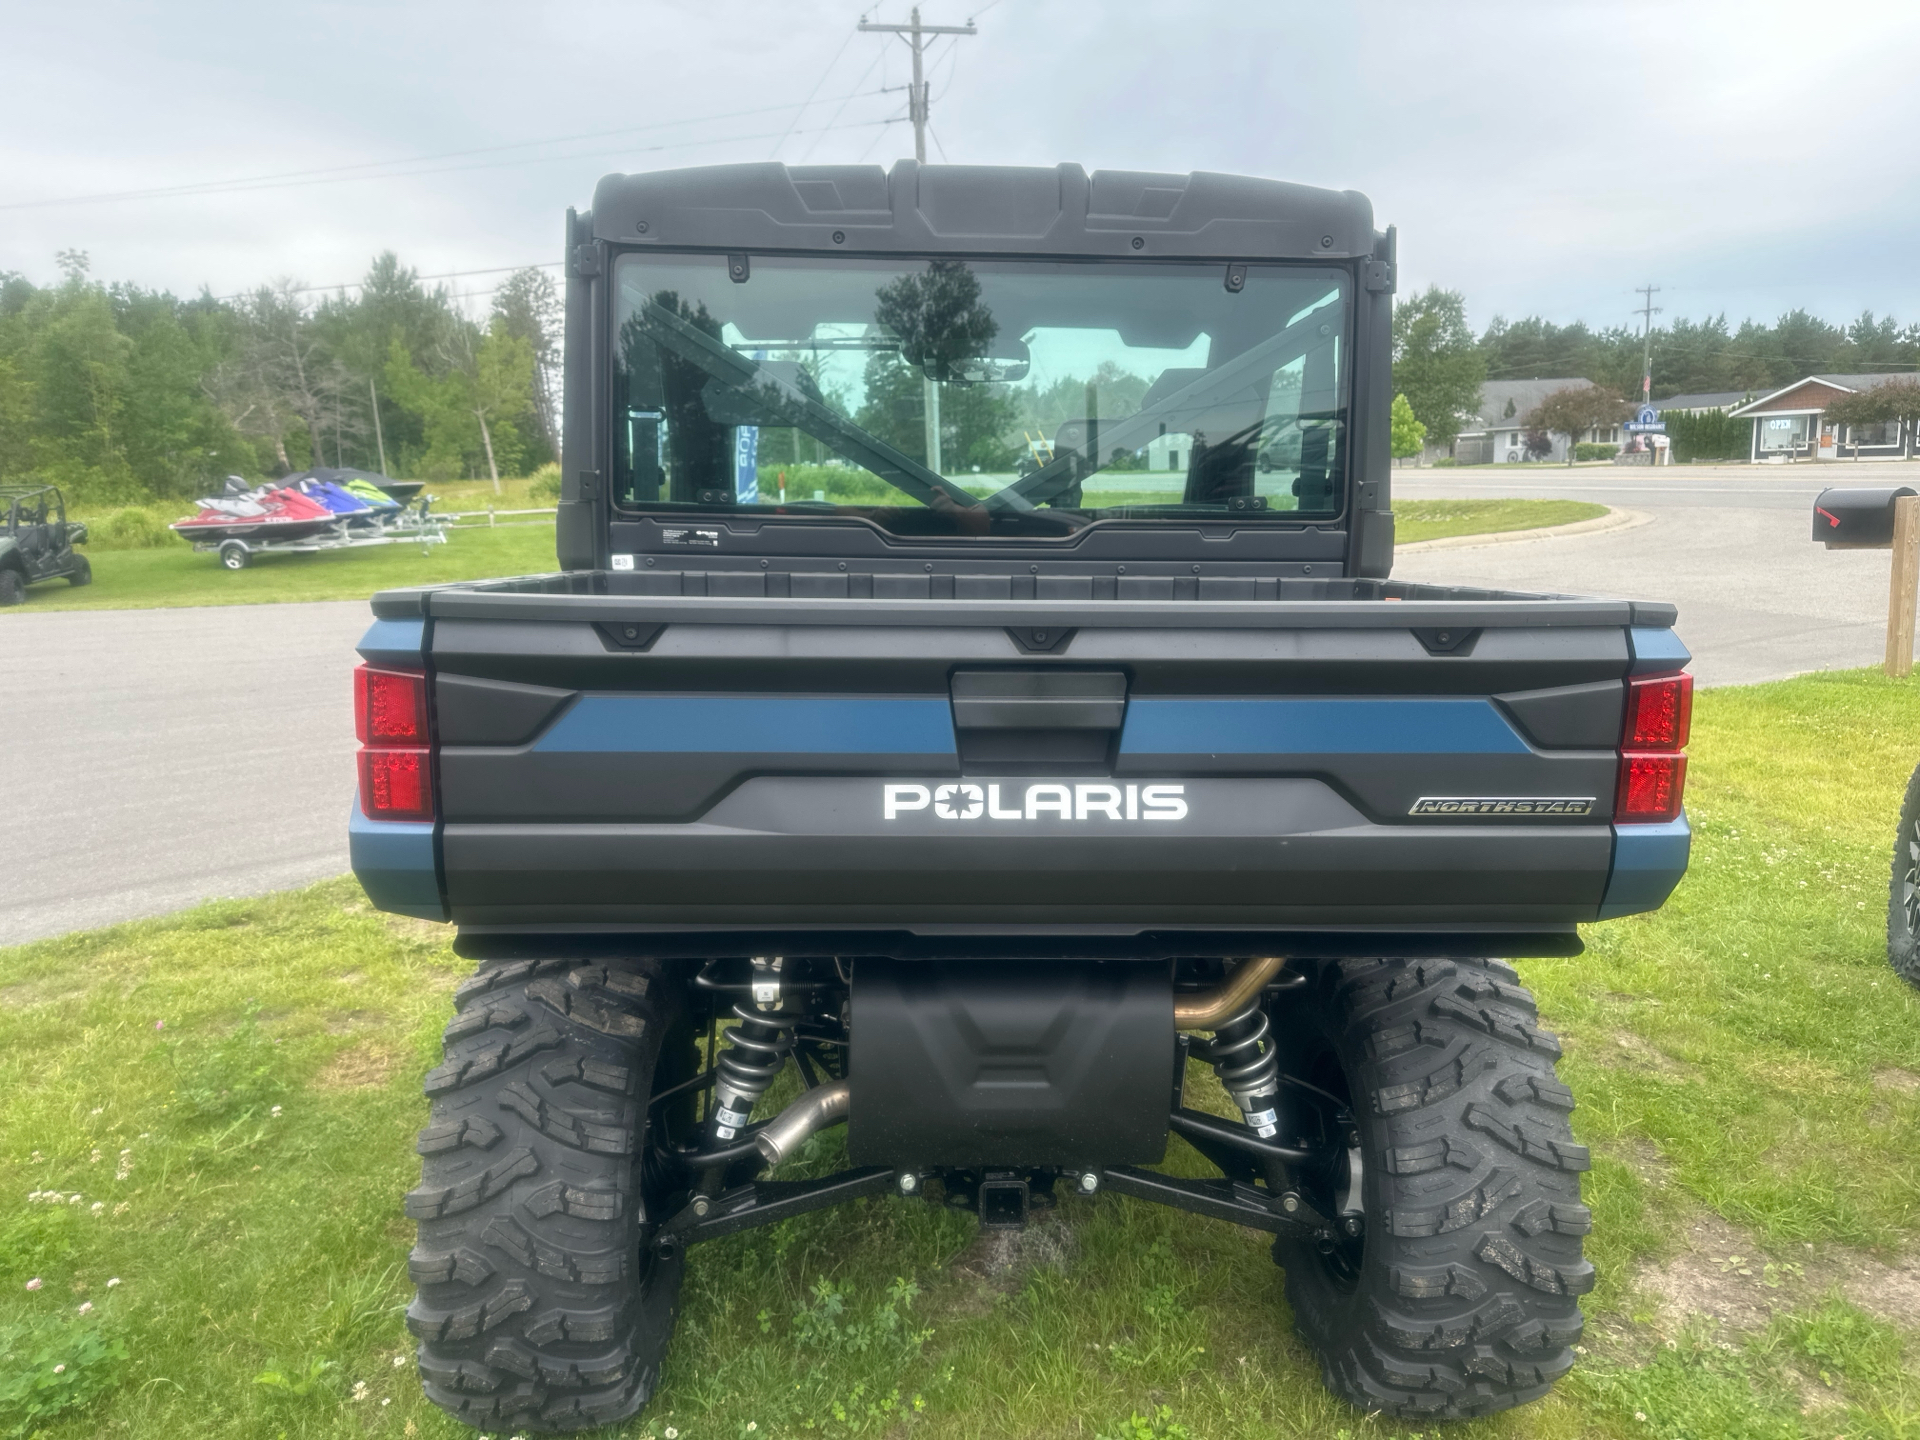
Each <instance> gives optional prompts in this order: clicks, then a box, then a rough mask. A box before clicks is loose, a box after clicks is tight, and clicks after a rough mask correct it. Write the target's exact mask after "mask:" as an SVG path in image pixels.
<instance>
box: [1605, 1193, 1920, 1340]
mask: <svg viewBox="0 0 1920 1440" xmlns="http://www.w3.org/2000/svg"><path fill="white" fill-rule="evenodd" d="M1685 1235H1686V1241H1685V1244H1684V1245H1683V1247H1682V1248H1681V1249H1680V1250H1679V1252H1677V1253H1676V1254H1674V1255H1673V1256H1671V1257H1669V1258H1668V1259H1666V1260H1664V1261H1661V1262H1659V1263H1657V1264H1651V1263H1650V1264H1647V1265H1645V1266H1643V1267H1642V1268H1641V1270H1640V1272H1639V1274H1638V1275H1637V1276H1636V1277H1635V1278H1636V1280H1637V1281H1638V1283H1639V1286H1640V1288H1641V1289H1642V1290H1643V1291H1644V1292H1646V1293H1647V1294H1648V1295H1649V1296H1651V1297H1652V1298H1653V1300H1654V1302H1655V1304H1656V1306H1657V1307H1658V1310H1659V1314H1660V1328H1661V1329H1662V1330H1663V1331H1664V1332H1666V1333H1667V1334H1674V1333H1677V1332H1678V1331H1679V1330H1680V1329H1681V1328H1682V1327H1683V1326H1684V1325H1685V1324H1686V1322H1687V1321H1689V1320H1691V1319H1694V1318H1696V1317H1697V1318H1702V1319H1706V1320H1709V1321H1712V1322H1714V1323H1715V1324H1717V1325H1719V1326H1721V1327H1722V1328H1724V1329H1727V1330H1732V1331H1739V1332H1743V1333H1744V1332H1753V1331H1758V1330H1762V1329H1764V1328H1765V1327H1766V1325H1767V1323H1768V1322H1769V1321H1770V1320H1772V1319H1773V1317H1774V1316H1775V1315H1778V1314H1784V1313H1786V1312H1788V1311H1792V1310H1803V1309H1805V1308H1807V1307H1808V1306H1809V1305H1813V1304H1816V1303H1818V1301H1819V1300H1820V1299H1821V1297H1823V1296H1828V1295H1831V1294H1833V1293H1834V1292H1835V1291H1838V1292H1839V1293H1841V1294H1842V1295H1844V1296H1845V1297H1846V1298H1847V1299H1848V1300H1849V1301H1851V1302H1852V1303H1853V1304H1855V1305H1857V1306H1859V1307H1860V1308H1861V1309H1862V1310H1864V1311H1866V1312H1867V1313H1868V1314H1869V1315H1872V1316H1873V1317H1875V1318H1876V1319H1879V1320H1884V1321H1886V1322H1888V1323H1889V1324H1893V1325H1898V1326H1900V1327H1901V1328H1902V1329H1907V1330H1920V1259H1916V1258H1915V1257H1912V1256H1902V1257H1898V1258H1896V1259H1895V1260H1894V1261H1893V1262H1892V1263H1891V1264H1889V1263H1887V1262H1886V1261H1883V1260H1880V1259H1877V1258H1875V1257H1874V1256H1872V1255H1867V1254H1863V1253H1861V1252H1860V1251H1858V1250H1845V1249H1841V1248H1839V1247H1835V1246H1821V1247H1818V1248H1816V1247H1815V1246H1813V1245H1811V1244H1806V1243H1804V1242H1803V1243H1802V1244H1801V1246H1799V1247H1798V1249H1797V1251H1796V1252H1795V1253H1792V1254H1788V1255H1785V1256H1768V1255H1766V1254H1764V1253H1763V1252H1762V1251H1761V1250H1760V1249H1759V1247H1758V1246H1757V1245H1755V1243H1754V1240H1753V1237H1752V1236H1751V1235H1750V1234H1748V1233H1747V1232H1745V1231H1743V1230H1742V1229H1740V1228H1739V1227H1738V1226H1736V1225H1731V1224H1729V1223H1728V1222H1727V1221H1726V1220H1724V1219H1722V1218H1721V1217H1720V1216H1718V1215H1715V1214H1712V1213H1711V1212H1709V1213H1707V1214H1703V1215H1698V1216H1696V1217H1695V1218H1694V1219H1693V1220H1692V1221H1691V1222H1689V1223H1688V1225H1687V1226H1686V1230H1685Z"/></svg>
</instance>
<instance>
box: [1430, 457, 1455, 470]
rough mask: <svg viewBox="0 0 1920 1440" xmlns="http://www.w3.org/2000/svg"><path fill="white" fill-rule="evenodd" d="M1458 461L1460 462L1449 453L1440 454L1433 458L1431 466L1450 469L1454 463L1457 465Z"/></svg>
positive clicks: (1438, 468) (1437, 468)
mask: <svg viewBox="0 0 1920 1440" xmlns="http://www.w3.org/2000/svg"><path fill="white" fill-rule="evenodd" d="M1459 463H1460V462H1459V461H1458V460H1456V459H1454V458H1453V456H1451V455H1441V456H1438V457H1437V458H1436V459H1435V460H1434V462H1433V468H1434V469H1436V470H1447V469H1451V468H1452V467H1453V466H1455V465H1458V464H1459Z"/></svg>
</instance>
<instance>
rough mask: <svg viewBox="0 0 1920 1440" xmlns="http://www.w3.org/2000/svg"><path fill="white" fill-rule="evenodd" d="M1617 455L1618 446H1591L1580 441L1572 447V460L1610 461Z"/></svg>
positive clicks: (1618, 451)
mask: <svg viewBox="0 0 1920 1440" xmlns="http://www.w3.org/2000/svg"><path fill="white" fill-rule="evenodd" d="M1619 453H1620V447H1619V446H1618V445H1591V444H1588V443H1586V442H1585V441H1582V442H1581V443H1580V444H1578V445H1576V446H1574V447H1573V458H1574V459H1576V460H1611V459H1612V458H1613V457H1614V456H1616V455H1618V454H1619Z"/></svg>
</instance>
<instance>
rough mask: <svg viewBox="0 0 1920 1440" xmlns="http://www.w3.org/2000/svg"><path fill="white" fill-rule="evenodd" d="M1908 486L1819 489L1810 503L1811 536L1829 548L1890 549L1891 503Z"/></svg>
mask: <svg viewBox="0 0 1920 1440" xmlns="http://www.w3.org/2000/svg"><path fill="white" fill-rule="evenodd" d="M1915 493H1920V492H1916V491H1915V490H1914V488H1913V487H1912V486H1911V485H1859V486H1842V487H1839V488H1836V489H1832V490H1822V491H1821V492H1820V498H1819V499H1818V500H1815V501H1814V502H1813V538H1814V539H1815V540H1818V541H1820V542H1821V543H1822V544H1824V545H1825V546H1826V547H1827V548H1828V549H1829V550H1890V549H1892V548H1893V502H1894V501H1896V500H1898V499H1899V498H1900V497H1901V496H1903V495H1912V494H1915Z"/></svg>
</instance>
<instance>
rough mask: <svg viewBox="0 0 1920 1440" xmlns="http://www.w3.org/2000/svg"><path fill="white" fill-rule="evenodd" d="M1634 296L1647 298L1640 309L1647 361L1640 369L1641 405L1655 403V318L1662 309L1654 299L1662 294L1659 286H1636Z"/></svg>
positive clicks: (1641, 333) (1642, 339) (1642, 336)
mask: <svg viewBox="0 0 1920 1440" xmlns="http://www.w3.org/2000/svg"><path fill="white" fill-rule="evenodd" d="M1633 293H1634V294H1636V295H1644V296H1646V297H1647V298H1646V303H1645V304H1643V305H1642V306H1641V307H1640V318H1641V322H1642V324H1641V331H1640V335H1641V343H1642V345H1643V346H1644V348H1645V352H1646V353H1645V359H1644V360H1643V362H1642V364H1641V367H1640V403H1641V404H1642V405H1651V404H1652V403H1653V317H1654V316H1656V315H1658V314H1660V313H1661V312H1660V307H1659V306H1658V305H1656V304H1654V303H1653V297H1654V296H1656V295H1658V294H1659V293H1660V287H1659V286H1658V285H1636V286H1635V287H1634V291H1633Z"/></svg>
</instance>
